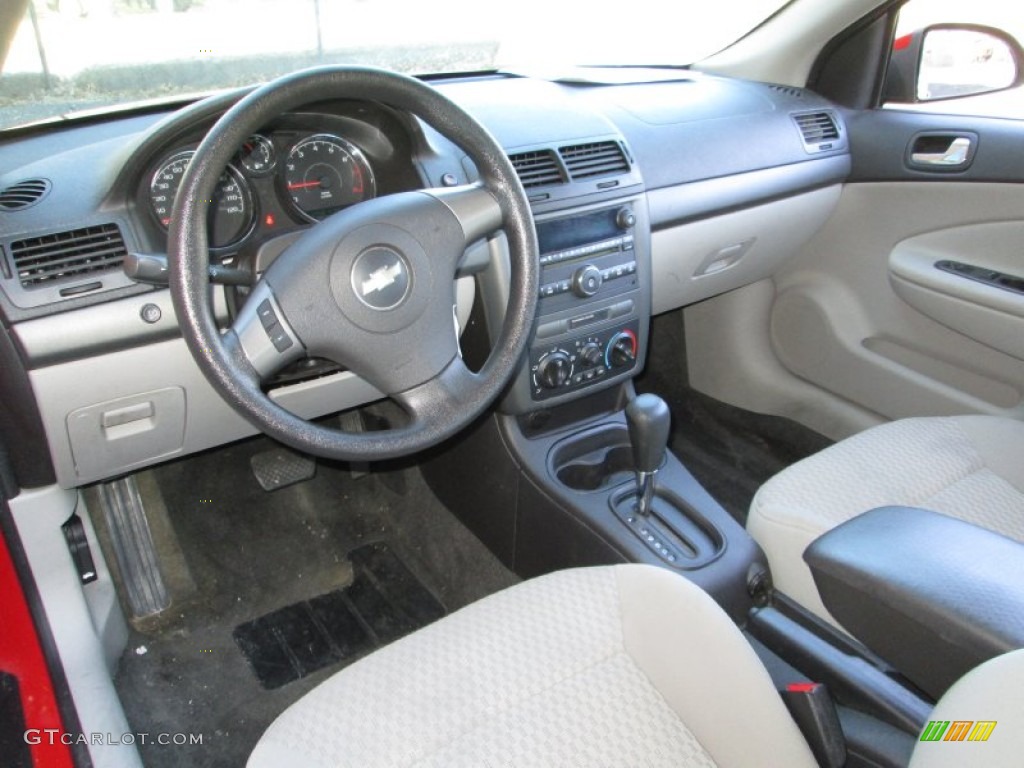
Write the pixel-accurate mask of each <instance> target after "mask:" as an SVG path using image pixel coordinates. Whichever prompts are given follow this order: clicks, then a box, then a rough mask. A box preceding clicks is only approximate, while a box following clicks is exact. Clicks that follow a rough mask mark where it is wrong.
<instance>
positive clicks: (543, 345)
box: [502, 195, 651, 413]
mask: <svg viewBox="0 0 1024 768" xmlns="http://www.w3.org/2000/svg"><path fill="white" fill-rule="evenodd" d="M536 226H537V237H538V241H539V244H540V264H541V276H540V289H539V297H538V301H539V303H538V307H537V320H536V325H535V327H534V334H533V338H532V340H531V342H530V345H529V350H528V353H527V355H528V356H527V359H526V360H525V361H524V365H523V368H522V370H521V371H520V372H519V374H518V376H517V378H516V381H515V384H514V385H513V387H512V389H511V391H510V393H509V395H508V396H507V397H506V398H505V400H504V402H503V403H502V409H503V410H505V411H508V412H511V413H526V412H528V411H532V410H536V409H538V408H540V407H546V406H549V405H555V404H559V403H563V402H568V401H569V400H572V399H575V398H576V397H578V396H580V395H581V394H582V393H583V392H591V391H595V390H597V389H601V388H603V387H607V386H612V385H614V384H616V383H620V382H622V381H624V380H625V379H628V378H630V377H632V376H634V375H636V374H637V373H638V372H639V371H640V369H641V368H642V366H643V360H644V357H645V355H646V351H647V328H648V324H649V320H650V294H651V290H650V227H649V224H648V215H647V205H646V198H645V197H644V196H642V195H640V196H632V197H629V198H626V199H620V200H618V201H616V202H614V203H607V202H606V203H603V204H595V205H590V206H583V207H578V208H575V209H572V210H571V211H560V212H557V213H549V214H544V215H540V216H537V219H536Z"/></svg>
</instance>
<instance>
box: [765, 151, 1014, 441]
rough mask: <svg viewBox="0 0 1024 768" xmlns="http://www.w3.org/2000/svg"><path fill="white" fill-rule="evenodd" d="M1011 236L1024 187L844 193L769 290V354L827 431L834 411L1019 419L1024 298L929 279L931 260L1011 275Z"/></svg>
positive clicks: (876, 186) (890, 185) (973, 185)
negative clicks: (812, 389)
mask: <svg viewBox="0 0 1024 768" xmlns="http://www.w3.org/2000/svg"><path fill="white" fill-rule="evenodd" d="M979 133H982V132H980V131H979ZM908 139H909V136H908ZM981 139H982V140H981V141H979V147H978V156H977V161H978V162H980V161H981V160H982V159H983V156H982V153H983V151H984V149H985V146H986V144H985V142H984V135H983V134H982V136H981ZM855 162H856V159H855ZM978 162H976V163H975V165H974V167H975V168H977V166H978ZM891 163H892V167H893V175H896V176H902V175H904V174H906V173H908V172H912V171H908V170H907V169H906V168H905V166H904V152H903V150H902V148H901V150H900V151H899V152H894V153H893V156H892V157H891ZM1021 234H1024V184H1008V183H984V182H981V181H976V182H969V181H963V180H961V179H958V178H953V177H945V178H943V179H942V180H939V181H914V182H911V181H903V182H877V183H869V182H862V183H854V184H849V185H847V187H846V189H845V190H844V192H843V196H842V198H841V200H840V203H839V207H838V210H837V212H836V213H835V215H834V216H833V217H832V219H831V220H830V221H829V222H828V224H826V226H825V227H824V228H823V229H822V230H821V232H819V234H818V235H817V236H816V237H815V238H814V239H813V240H812V242H811V243H809V244H808V245H807V247H806V248H805V249H804V250H803V252H802V253H801V254H800V255H799V256H798V258H797V259H795V260H794V261H793V262H791V263H788V264H787V265H786V268H785V270H784V271H782V272H780V273H779V274H777V275H776V277H775V286H776V297H775V301H774V303H773V305H772V308H771V313H770V323H771V343H772V347H773V349H774V351H775V353H776V354H777V356H778V359H779V360H780V361H781V362H782V364H783V366H784V367H785V368H786V369H787V370H788V371H789V372H790V373H792V374H794V375H795V376H797V377H799V378H800V379H803V380H804V381H806V382H809V383H812V384H814V385H816V386H817V387H820V388H821V389H823V390H825V391H826V392H827V393H829V394H830V395H831V396H832V397H833V399H834V400H835V401H836V402H835V403H834V404H833V406H832V407H830V406H829V405H827V403H828V400H825V401H824V402H825V403H826V405H823V406H819V407H821V408H824V409H825V411H826V414H827V415H830V416H832V417H833V418H834V417H835V412H837V409H838V406H839V403H840V402H841V401H846V402H852V403H854V404H856V405H858V406H860V407H862V408H864V409H866V410H868V411H871V412H873V413H876V414H878V415H879V416H880V417H882V418H883V419H895V418H901V417H906V416H917V415H935V414H953V413H999V414H1004V415H1011V416H1015V417H1022V416H1024V407H1022V404H1021V400H1022V388H1024V359H1022V358H1024V345H1022V344H1021V341H1020V339H1022V338H1024V334H1022V333H1021V330H1024V328H1022V325H1021V324H1022V320H1021V316H1024V297H1020V298H1018V297H1017V296H1016V295H1013V294H1011V293H1010V292H1009V291H1005V290H1003V289H999V288H994V287H991V286H985V285H983V284H981V283H977V286H976V287H975V286H974V285H969V283H973V282H974V281H972V280H968V279H965V278H963V277H961V276H958V275H953V274H949V275H948V277H947V276H946V275H943V274H939V275H934V274H931V273H929V272H928V268H927V263H928V261H929V259H932V258H934V259H935V261H941V260H943V259H949V260H963V261H965V262H967V263H977V264H979V265H981V266H985V267H989V268H990V269H993V270H995V269H999V270H1005V271H1007V272H1009V273H1018V274H1019V273H1022V272H1024V248H1022V247H1021V243H1022V240H1021V239H1020V235H1021ZM1015 239H1016V244H1015V243H1014V240H1015ZM932 270H933V271H934V272H940V270H937V269H934V267H932ZM942 286H944V287H945V290H942V289H941V287H942ZM1003 294H1005V295H1003ZM826 414H818V415H817V416H812V417H810V418H809V419H808V420H809V421H811V422H822V421H827V420H828V419H827V418H825V416H826ZM858 426H859V425H856V424H850V425H849V430H848V431H855V429H856V428H857V427H858ZM839 432H840V434H837V435H834V436H841V430H839Z"/></svg>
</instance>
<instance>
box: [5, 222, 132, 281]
mask: <svg viewBox="0 0 1024 768" xmlns="http://www.w3.org/2000/svg"><path fill="white" fill-rule="evenodd" d="M11 256H12V257H13V259H14V269H15V271H16V272H17V273H18V280H20V281H21V284H22V285H23V286H24V287H25V288H33V287H35V286H39V285H44V284H47V283H50V282H51V281H55V280H62V279H65V278H69V277H75V276H77V275H82V274H86V273H89V272H104V271H107V270H112V269H119V268H120V267H121V262H122V261H124V256H125V245H124V239H123V238H122V237H121V230H120V229H118V227H117V225H116V224H101V225H98V226H95V227H84V228H83V229H75V230H72V231H70V232H57V233H54V234H52V235H42V236H41V237H30V238H27V239H25V240H18V241H16V242H13V243H11Z"/></svg>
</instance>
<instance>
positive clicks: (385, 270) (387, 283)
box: [362, 261, 402, 296]
mask: <svg viewBox="0 0 1024 768" xmlns="http://www.w3.org/2000/svg"><path fill="white" fill-rule="evenodd" d="M401 275H402V262H400V261H396V262H395V263H394V264H392V265H391V266H387V267H381V268H380V269H376V270H374V271H373V272H371V273H370V276H369V277H368V278H366V279H365V280H363V285H362V290H363V296H369V295H370V294H371V293H373V292H374V291H383V290H384V289H385V288H390V287H391V286H392V285H394V284H395V281H396V280H397V279H398V278H399V277H401Z"/></svg>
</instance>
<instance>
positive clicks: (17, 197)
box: [0, 179, 50, 211]
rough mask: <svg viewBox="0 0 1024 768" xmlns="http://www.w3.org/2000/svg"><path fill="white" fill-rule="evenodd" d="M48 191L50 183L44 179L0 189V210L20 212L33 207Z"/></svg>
mask: <svg viewBox="0 0 1024 768" xmlns="http://www.w3.org/2000/svg"><path fill="white" fill-rule="evenodd" d="M49 191H50V182H49V181H47V180H46V179H25V181H19V182H18V183H17V184H11V185H10V186H9V187H4V188H3V189H0V209H2V210H5V211H20V210H21V209H22V208H28V207H29V206H30V205H35V204H36V203H38V202H39V201H40V200H42V199H43V197H44V196H45V195H46V193H47V192H49Z"/></svg>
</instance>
